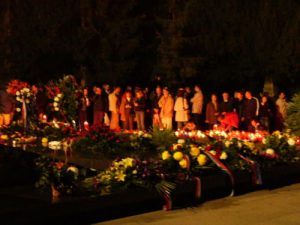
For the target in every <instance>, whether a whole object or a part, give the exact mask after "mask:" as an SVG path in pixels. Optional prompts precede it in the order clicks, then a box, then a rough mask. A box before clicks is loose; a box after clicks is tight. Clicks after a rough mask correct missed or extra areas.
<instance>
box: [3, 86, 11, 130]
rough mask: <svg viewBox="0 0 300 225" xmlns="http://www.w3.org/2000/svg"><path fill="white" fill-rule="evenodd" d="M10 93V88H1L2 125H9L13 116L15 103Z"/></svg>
mask: <svg viewBox="0 0 300 225" xmlns="http://www.w3.org/2000/svg"><path fill="white" fill-rule="evenodd" d="M9 93H10V90H9V88H7V90H0V127H3V126H5V127H7V126H9V125H10V123H11V121H12V118H13V112H14V103H13V99H12V97H11V96H10V94H9Z"/></svg>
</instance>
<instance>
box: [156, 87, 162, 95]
mask: <svg viewBox="0 0 300 225" xmlns="http://www.w3.org/2000/svg"><path fill="white" fill-rule="evenodd" d="M155 92H156V94H157V95H161V88H160V87H157V88H156V89H155Z"/></svg>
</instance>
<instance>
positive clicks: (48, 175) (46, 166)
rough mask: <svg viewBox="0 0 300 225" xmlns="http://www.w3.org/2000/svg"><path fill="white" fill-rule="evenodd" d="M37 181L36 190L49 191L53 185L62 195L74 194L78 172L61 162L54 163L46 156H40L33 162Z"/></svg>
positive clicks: (76, 169)
mask: <svg viewBox="0 0 300 225" xmlns="http://www.w3.org/2000/svg"><path fill="white" fill-rule="evenodd" d="M35 164H36V169H37V171H38V174H39V179H38V181H37V182H36V184H35V186H36V188H39V189H41V190H49V188H50V187H51V186H52V185H53V186H54V187H55V188H56V189H57V190H58V191H59V192H61V193H62V194H74V192H75V191H76V186H77V185H76V182H77V181H78V179H79V176H80V175H82V174H79V170H78V168H76V167H70V166H68V165H67V164H65V163H63V162H55V161H53V159H51V158H49V157H47V156H41V157H39V158H38V159H36V161H35Z"/></svg>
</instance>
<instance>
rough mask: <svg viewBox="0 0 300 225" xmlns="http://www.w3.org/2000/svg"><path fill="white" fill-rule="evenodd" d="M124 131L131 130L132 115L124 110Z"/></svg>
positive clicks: (129, 111)
mask: <svg viewBox="0 0 300 225" xmlns="http://www.w3.org/2000/svg"><path fill="white" fill-rule="evenodd" d="M124 129H125V130H133V114H132V111H131V110H125V121H124Z"/></svg>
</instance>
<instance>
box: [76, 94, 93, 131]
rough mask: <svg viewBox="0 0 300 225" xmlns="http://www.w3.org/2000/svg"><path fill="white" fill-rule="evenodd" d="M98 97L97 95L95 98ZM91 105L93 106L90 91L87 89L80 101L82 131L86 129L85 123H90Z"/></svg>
mask: <svg viewBox="0 0 300 225" xmlns="http://www.w3.org/2000/svg"><path fill="white" fill-rule="evenodd" d="M96 96H97V95H95V97H96ZM90 105H91V101H90V98H89V91H88V89H87V88H84V89H83V91H82V96H81V98H80V101H79V126H80V128H81V129H83V128H84V122H85V121H88V109H89V107H90ZM94 122H95V121H94Z"/></svg>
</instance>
